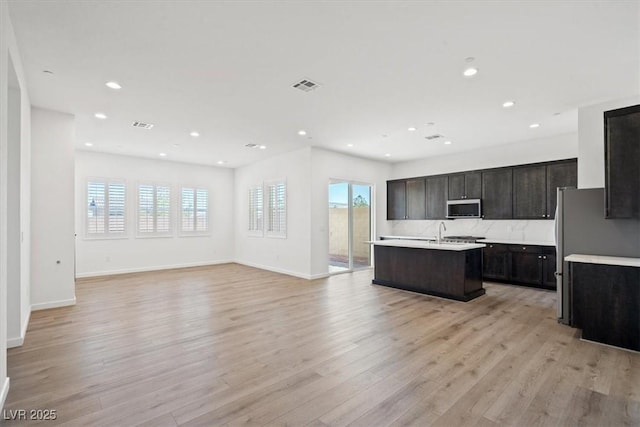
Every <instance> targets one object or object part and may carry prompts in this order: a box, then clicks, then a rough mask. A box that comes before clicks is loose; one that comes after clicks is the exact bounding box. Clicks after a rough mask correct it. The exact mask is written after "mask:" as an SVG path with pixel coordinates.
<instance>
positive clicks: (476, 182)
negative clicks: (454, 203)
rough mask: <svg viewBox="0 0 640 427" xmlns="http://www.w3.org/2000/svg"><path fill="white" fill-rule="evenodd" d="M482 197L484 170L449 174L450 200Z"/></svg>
mask: <svg viewBox="0 0 640 427" xmlns="http://www.w3.org/2000/svg"><path fill="white" fill-rule="evenodd" d="M480 197H482V172H480V171H473V172H464V173H456V174H453V175H449V200H458V199H479V198H480Z"/></svg>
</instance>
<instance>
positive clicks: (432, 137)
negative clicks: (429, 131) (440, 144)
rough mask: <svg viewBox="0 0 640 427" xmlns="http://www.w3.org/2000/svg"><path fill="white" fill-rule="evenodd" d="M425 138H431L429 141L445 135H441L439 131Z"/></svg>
mask: <svg viewBox="0 0 640 427" xmlns="http://www.w3.org/2000/svg"><path fill="white" fill-rule="evenodd" d="M424 138H425V139H427V140H429V141H435V140H436V139H440V138H444V135H440V134H438V133H434V134H433V135H427V136H425V137H424Z"/></svg>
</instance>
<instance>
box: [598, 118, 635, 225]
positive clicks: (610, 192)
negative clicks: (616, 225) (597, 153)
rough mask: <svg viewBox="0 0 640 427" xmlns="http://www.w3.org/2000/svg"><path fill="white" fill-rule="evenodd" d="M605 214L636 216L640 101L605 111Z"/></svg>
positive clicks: (616, 216)
mask: <svg viewBox="0 0 640 427" xmlns="http://www.w3.org/2000/svg"><path fill="white" fill-rule="evenodd" d="M604 132H605V197H606V199H605V209H606V212H605V216H606V217H607V218H640V105H634V106H632V107H626V108H620V109H617V110H611V111H605V113H604Z"/></svg>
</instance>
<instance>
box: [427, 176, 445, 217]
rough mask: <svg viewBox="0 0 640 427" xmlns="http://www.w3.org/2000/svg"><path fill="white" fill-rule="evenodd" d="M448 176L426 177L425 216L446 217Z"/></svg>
mask: <svg viewBox="0 0 640 427" xmlns="http://www.w3.org/2000/svg"><path fill="white" fill-rule="evenodd" d="M447 183H448V178H447V176H446V175H442V176H434V177H429V178H427V218H428V219H444V218H446V217H447V194H448V187H447Z"/></svg>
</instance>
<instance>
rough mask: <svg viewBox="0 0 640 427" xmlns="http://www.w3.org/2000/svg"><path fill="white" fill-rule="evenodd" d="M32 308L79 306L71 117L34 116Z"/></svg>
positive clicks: (43, 113) (37, 110) (52, 113)
mask: <svg viewBox="0 0 640 427" xmlns="http://www.w3.org/2000/svg"><path fill="white" fill-rule="evenodd" d="M31 124H32V127H31V132H32V133H31V148H32V156H31V166H32V170H31V171H32V174H31V205H32V206H33V207H34V209H33V211H32V214H31V233H32V241H31V259H32V260H33V261H34V262H33V263H32V265H31V304H32V309H34V310H37V309H43V308H50V307H60V306H64V305H71V304H75V282H74V274H73V270H74V268H73V265H74V236H73V235H74V210H73V206H74V190H73V189H74V184H73V181H74V172H73V170H74V139H75V119H74V116H72V115H70V114H64V113H59V112H56V111H50V110H44V109H40V108H32V110H31Z"/></svg>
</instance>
